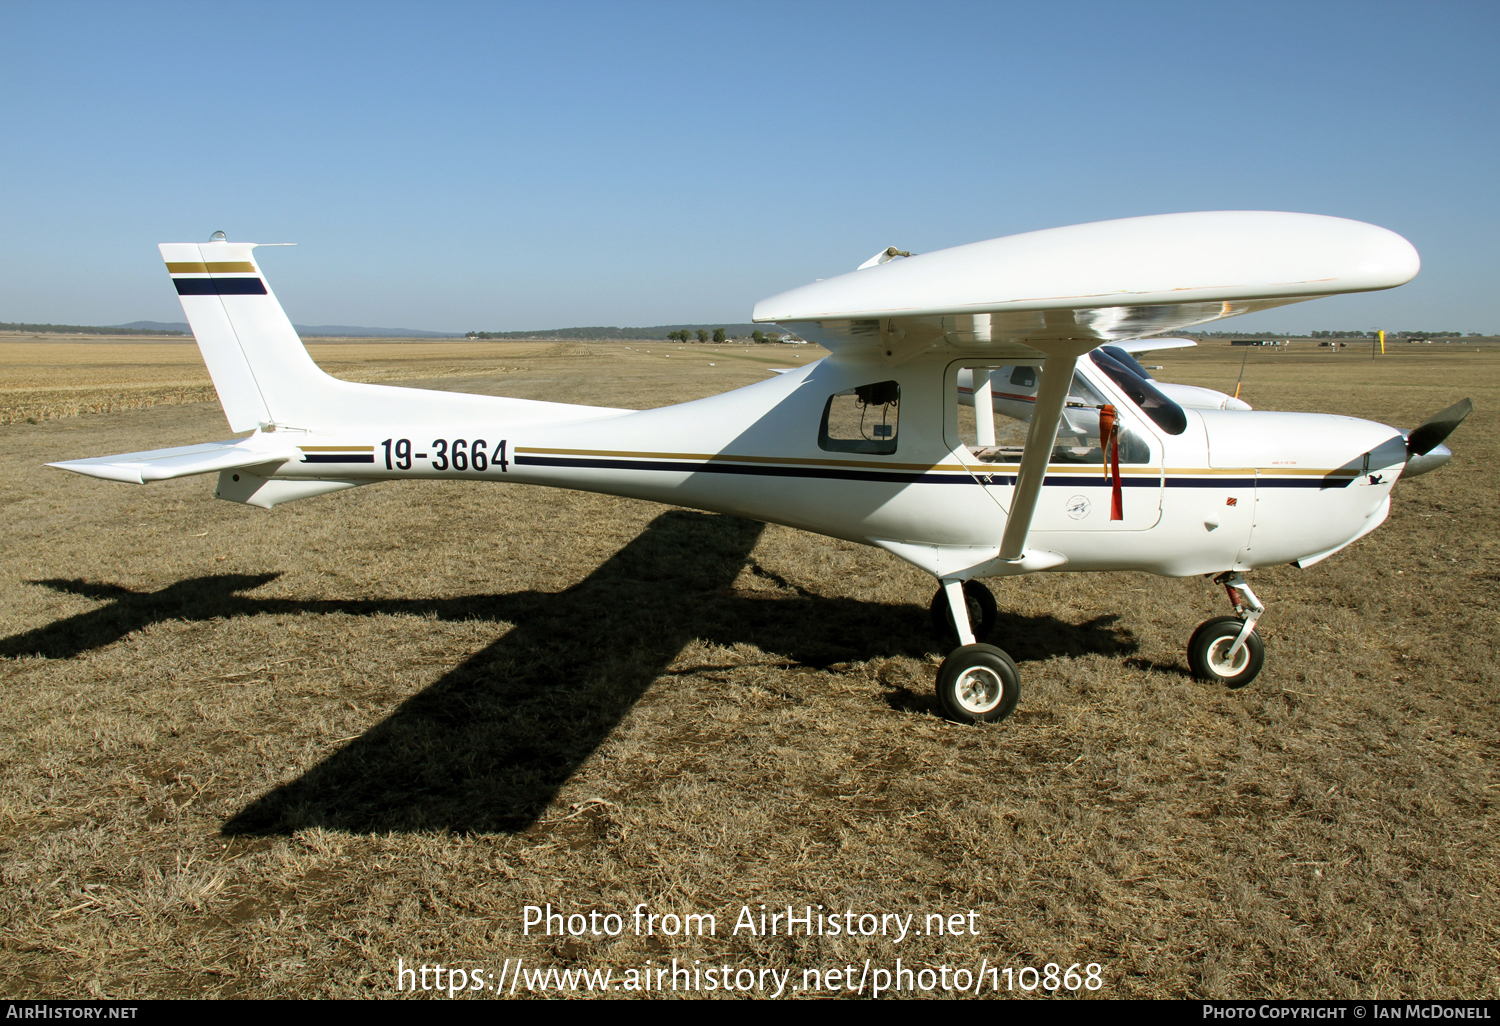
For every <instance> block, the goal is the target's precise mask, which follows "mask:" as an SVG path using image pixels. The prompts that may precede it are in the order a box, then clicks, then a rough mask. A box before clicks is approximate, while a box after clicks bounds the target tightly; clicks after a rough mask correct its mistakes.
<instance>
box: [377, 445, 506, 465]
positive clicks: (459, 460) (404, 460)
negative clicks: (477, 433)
mask: <svg viewBox="0 0 1500 1026" xmlns="http://www.w3.org/2000/svg"><path fill="white" fill-rule="evenodd" d="M380 444H381V446H382V447H384V449H385V469H386V470H410V469H411V468H412V461H413V460H428V461H430V462H431V464H432V469H433V470H465V471H466V470H479V471H483V470H490V469H499V471H500V472H501V473H502V474H503V473H505V472H507V471H508V470H510V460H509V459H507V458H506V454H505V439H503V438H502V439H501V440H500V441H498V442H496V443H495V444H494V446H493V448H492V447H491V446H490V444H489V443H488V442H486V441H485V440H484V439H483V438H475V439H473V440H469V439H465V438H454V439H451V440H450V439H447V438H436V439H433V442H432V453H431V454H430V455H429V454H428V453H425V452H415V453H414V452H412V451H411V439H410V438H387V439H386V440H385V441H384V442H381V443H380Z"/></svg>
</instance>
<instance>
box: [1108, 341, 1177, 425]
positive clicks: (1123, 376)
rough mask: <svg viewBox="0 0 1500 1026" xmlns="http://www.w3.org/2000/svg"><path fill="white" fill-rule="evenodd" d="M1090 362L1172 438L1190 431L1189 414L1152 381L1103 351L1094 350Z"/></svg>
mask: <svg viewBox="0 0 1500 1026" xmlns="http://www.w3.org/2000/svg"><path fill="white" fill-rule="evenodd" d="M1089 359H1091V360H1093V361H1094V366H1095V367H1098V368H1099V369H1100V370H1102V371H1103V372H1104V373H1106V374H1108V375H1109V378H1110V380H1111V381H1113V382H1114V383H1115V384H1116V385H1118V386H1120V390H1121V391H1122V392H1124V393H1125V394H1126V395H1127V396H1129V397H1130V401H1131V402H1133V403H1135V404H1136V405H1137V406H1139V407H1140V408H1141V412H1143V413H1144V414H1145V415H1146V416H1148V417H1150V418H1151V420H1152V422H1153V423H1154V424H1156V426H1157V427H1159V428H1161V429H1162V430H1163V431H1165V432H1166V433H1167V434H1169V435H1180V434H1182V432H1183V431H1185V430H1186V429H1187V414H1185V413H1183V412H1182V407H1181V406H1178V405H1177V404H1176V403H1174V402H1173V401H1172V400H1170V399H1168V398H1167V397H1166V396H1164V395H1162V393H1161V391H1160V390H1159V389H1158V388H1157V387H1156V386H1155V385H1153V384H1151V382H1149V381H1147V380H1146V379H1145V378H1143V377H1141V376H1140V375H1139V374H1137V373H1136V372H1135V371H1133V370H1131V369H1130V368H1129V367H1128V366H1126V365H1125V364H1123V363H1121V362H1120V361H1119V360H1117V359H1115V358H1114V357H1113V356H1110V355H1109V354H1108V353H1106V352H1104V351H1103V350H1099V349H1096V350H1094V351H1093V352H1092V353H1090V354H1089ZM1131 362H1132V363H1134V362H1135V361H1134V360H1132V361H1131Z"/></svg>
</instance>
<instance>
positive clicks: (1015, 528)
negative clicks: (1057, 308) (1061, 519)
mask: <svg viewBox="0 0 1500 1026" xmlns="http://www.w3.org/2000/svg"><path fill="white" fill-rule="evenodd" d="M1077 365H1078V356H1077V355H1076V354H1070V355H1067V356H1055V355H1052V354H1051V353H1049V354H1048V356H1047V363H1046V365H1045V366H1044V367H1043V368H1042V380H1041V381H1040V382H1039V383H1038V385H1037V392H1036V406H1035V407H1033V409H1032V412H1031V426H1030V428H1028V429H1027V432H1026V451H1025V452H1023V453H1022V454H1021V469H1020V471H1019V472H1017V474H1016V490H1015V493H1014V495H1013V496H1012V498H1011V503H1010V516H1009V517H1008V518H1007V519H1006V521H1005V535H1004V537H1002V538H1001V540H1000V558H1001V559H1003V560H1007V561H1012V562H1013V561H1015V560H1018V559H1020V558H1021V557H1022V556H1023V555H1024V554H1025V552H1026V536H1027V535H1028V534H1029V533H1030V532H1031V518H1032V517H1033V516H1034V515H1035V513H1036V504H1037V500H1038V499H1040V498H1041V495H1042V482H1043V481H1044V480H1045V479H1046V477H1047V464H1048V463H1049V462H1051V460H1052V445H1053V443H1054V442H1056V441H1057V426H1058V424H1060V423H1061V422H1062V414H1063V407H1064V406H1065V405H1067V401H1068V386H1070V385H1071V384H1072V383H1073V368H1074V367H1076V366H1077Z"/></svg>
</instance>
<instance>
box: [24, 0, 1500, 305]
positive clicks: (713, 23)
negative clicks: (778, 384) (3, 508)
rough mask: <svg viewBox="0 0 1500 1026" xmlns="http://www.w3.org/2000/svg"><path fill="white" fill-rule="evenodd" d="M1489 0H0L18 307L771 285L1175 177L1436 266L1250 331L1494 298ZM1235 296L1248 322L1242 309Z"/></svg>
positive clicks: (718, 294)
mask: <svg viewBox="0 0 1500 1026" xmlns="http://www.w3.org/2000/svg"><path fill="white" fill-rule="evenodd" d="M1497 30H1500V4H1495V3H1493V2H1479V3H1463V2H1453V3H1444V2H1430V0H1429V2H1422V3H1415V2H1413V3H1381V2H1378V0H1364V2H1360V3H1341V2H1336V0H1323V2H1317V0H1313V2H1309V0H1302V2H1298V3H1289V4H1277V3H1256V4H1228V3H1211V2H1197V3H1066V2H1049V3H1029V4H1005V3H983V4H968V3H947V4H945V3H932V2H923V3H908V4H889V3H869V2H861V3H807V2H802V3H786V4H778V3H741V4H735V3H709V2H697V3H652V2H639V3H566V2H552V3H546V4H541V3H525V4H503V3H476V4H467V3H450V4H442V3H423V4H378V3H358V4H335V3H326V4H319V3H296V4H280V3H271V2H257V3H254V4H235V5H229V4H206V3H196V2H195V3H163V4H150V3H134V4H122V3H110V4H92V3H67V2H55V0H54V2H47V3H30V2H17V0H7V2H6V3H4V4H3V5H0V38H3V39H5V40H6V43H7V45H6V47H5V51H6V56H5V60H4V61H3V62H0V320H7V321H18V320H21V321H52V322H59V323H81V324H109V323H122V322H126V321H132V320H137V319H153V320H180V319H181V308H180V307H179V306H178V305H177V302H176V298H175V295H174V294H173V292H172V290H171V288H170V285H169V284H168V282H167V279H166V275H165V272H164V271H163V269H162V267H161V264H160V262H159V260H158V258H157V254H156V251H155V244H156V243H158V242H169V241H171V242H176V241H197V240H200V239H206V238H207V237H208V235H209V233H210V232H212V231H214V230H216V229H223V230H224V231H226V232H228V234H229V237H230V238H232V239H249V240H256V241H265V242H297V243H299V244H300V245H299V247H298V248H296V249H288V250H277V251H262V261H263V265H264V267H265V269H266V272H267V276H268V278H269V279H270V281H271V283H272V285H273V287H274V288H275V289H276V291H277V293H278V294H279V295H280V297H281V299H282V302H283V305H284V306H286V308H287V310H288V313H290V314H291V316H292V319H293V320H295V321H297V322H299V323H304V324H330V323H331V324H362V325H376V326H399V327H410V328H422V329H430V330H454V331H464V330H468V329H484V330H512V329H527V328H547V327H563V326H572V325H585V324H615V325H648V324H662V323H691V322H714V321H719V322H738V321H744V320H748V318H749V314H750V309H751V307H752V306H753V304H754V303H755V302H756V301H757V300H759V299H761V298H764V297H765V296H768V295H771V294H773V293H776V292H779V291H782V290H784V289H787V288H791V287H794V286H797V285H801V284H805V283H806V282H809V281H811V280H813V279H814V278H824V277H830V276H832V275H834V274H839V273H842V272H844V271H846V270H852V269H853V268H854V267H855V266H857V265H858V264H859V263H860V262H862V261H863V260H864V259H865V258H867V257H868V256H870V255H871V254H872V253H874V252H875V251H876V250H878V249H880V248H882V247H884V246H887V245H892V244H894V245H898V246H900V247H901V248H904V249H910V250H913V251H917V252H922V251H928V250H933V249H939V248H942V247H945V246H952V245H959V244H962V243H966V242H974V241H977V240H980V239H986V238H993V237H995V236H999V235H1008V234H1012V233H1015V232H1021V231H1030V230H1033V229H1038V228H1047V227H1053V226H1056V225H1063V224H1075V223H1079V222H1085V221H1096V220H1103V219H1106V218H1114V217H1129V216H1135V215H1140V214H1154V213H1167V212H1172V211H1182V210H1212V209H1273V210H1295V211H1307V212H1312V213H1321V214H1332V215H1336V216H1341V217H1351V218H1356V219H1359V220H1363V221H1370V222H1373V223H1375V224H1379V225H1382V226H1384V227H1387V228H1390V229H1392V230H1394V231H1397V232H1400V233H1401V234H1403V235H1405V236H1406V237H1407V238H1409V239H1410V240H1411V241H1412V242H1413V243H1414V244H1415V245H1416V247H1417V249H1418V250H1419V251H1420V252H1421V254H1422V258H1423V271H1422V274H1421V275H1420V276H1419V277H1418V278H1417V280H1416V281H1414V282H1412V283H1411V284H1409V285H1407V286H1404V287H1402V288H1400V289H1397V290H1394V291H1392V292H1386V293H1379V294H1374V295H1365V296H1356V297H1341V298H1336V299H1329V300H1321V301H1317V302H1314V303H1310V304H1305V305H1302V306H1298V307H1294V308H1292V309H1290V310H1285V311H1273V312H1271V313H1269V314H1263V315H1259V316H1256V317H1248V318H1242V319H1241V320H1240V321H1239V322H1238V323H1239V324H1243V325H1244V326H1245V328H1246V330H1256V331H1267V330H1271V329H1273V328H1275V329H1281V330H1309V329H1327V328H1368V327H1373V326H1383V327H1386V328H1390V329H1400V328H1422V329H1429V330H1436V329H1445V328H1446V329H1453V330H1464V331H1485V332H1500V273H1497V272H1500V247H1497V245H1496V240H1497V237H1500V231H1497V230H1500V203H1497V198H1496V193H1497V188H1496V183H1497V180H1500V160H1497V157H1500V132H1497V128H1500V124H1497V120H1500V119H1497V94H1500V74H1497V72H1496V70H1495V64H1494V62H1495V55H1496V52H1497V44H1500V31H1497ZM1228 326H1229V325H1226V327H1228Z"/></svg>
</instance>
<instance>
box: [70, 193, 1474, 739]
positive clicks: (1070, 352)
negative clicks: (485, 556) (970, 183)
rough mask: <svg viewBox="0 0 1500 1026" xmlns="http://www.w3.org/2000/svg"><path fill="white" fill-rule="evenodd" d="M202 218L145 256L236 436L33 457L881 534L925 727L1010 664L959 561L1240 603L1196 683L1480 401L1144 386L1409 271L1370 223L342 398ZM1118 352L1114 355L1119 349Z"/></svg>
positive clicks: (244, 484)
mask: <svg viewBox="0 0 1500 1026" xmlns="http://www.w3.org/2000/svg"><path fill="white" fill-rule="evenodd" d="M254 249H255V245H254V244H251V243H239V242H230V241H227V240H226V239H225V238H224V236H223V233H216V234H215V236H214V238H213V240H211V241H209V242H207V243H202V244H193V243H178V244H168V245H163V246H162V247H161V255H162V257H163V259H164V260H165V261H166V265H167V270H168V272H169V273H170V274H171V277H172V281H173V283H174V285H175V286H176V289H177V292H178V295H179V296H180V297H181V300H182V306H183V309H184V310H185V311H186V313H187V317H188V321H189V322H190V323H191V325H192V329H193V334H194V336H195V337H196V338H197V341H198V345H199V347H200V349H201V350H202V353H203V359H204V362H205V363H206V364H207V365H208V370H209V374H210V375H211V376H212V378H213V382H214V387H215V388H216V389H217V391H218V395H219V399H220V401H221V403H222V404H223V407H224V412H225V414H226V415H227V417H228V419H229V426H230V428H231V429H232V430H233V431H236V432H243V431H250V432H251V434H250V435H249V436H248V437H243V438H237V439H232V440H229V441H224V442H213V443H207V444H203V445H192V446H186V447H183V448H176V449H162V450H158V451H154V452H138V453H127V454H124V455H119V456H106V457H102V458H99V459H83V460H71V461H68V462H64V463H54V464H51V465H52V466H56V467H61V468H63V469H65V470H71V471H74V472H77V473H80V474H88V475H91V476H93V477H100V478H105V479H108V480H114V481H128V482H131V483H135V484H144V483H146V482H149V481H160V480H165V479H169V478H177V477H184V476H187V475H191V474H205V473H217V474H218V475H219V480H218V488H217V490H216V491H215V494H216V495H217V496H218V497H219V498H221V499H228V500H231V501H234V502H240V503H247V504H249V505H252V506H260V507H264V508H266V509H270V508H271V507H273V506H276V505H277V504H279V503H283V502H289V501H291V500H294V499H304V498H308V497H310V496H315V495H321V494H324V493H327V492H334V491H337V490H339V489H342V488H353V487H356V486H358V485H363V484H368V483H370V482H373V481H382V480H403V479H409V478H463V479H467V480H473V481H504V482H516V483H525V484H537V485H550V486H554V487H561V488H576V489H584V490H588V491H597V492H607V493H611V494H616V495H624V496H631V497H634V498H639V499H648V500H653V501H656V502H663V503H671V504H674V505H678V506H689V507H694V508H697V509H702V510H709V511H714V512H720V513H729V514H734V515H737V516H742V517H748V518H752V519H755V520H761V521H770V522H775V523H780V524H786V525H789V526H791V527H796V528H801V529H803V530H807V531H813V532H816V533H820V534H826V535H830V536H832V537H836V538H845V539H849V540H852V541H857V542H862V543H865V544H869V545H874V546H878V547H880V548H882V549H885V550H886V551H888V552H890V553H893V554H894V555H896V556H898V557H900V558H901V559H904V560H906V561H908V562H910V563H912V564H913V565H915V566H917V567H920V568H921V569H923V570H925V571H927V572H928V573H930V574H932V575H933V577H935V578H936V579H937V580H938V581H939V582H940V587H939V588H938V592H937V594H936V595H935V596H934V599H933V604H932V613H933V616H934V619H935V620H937V621H939V622H940V623H941V624H942V625H943V626H946V627H947V629H948V630H949V631H950V632H951V633H953V634H956V635H957V639H958V642H959V646H960V647H958V648H957V649H955V650H954V651H953V652H952V653H951V654H950V655H949V656H948V658H947V659H946V660H945V661H944V663H943V665H942V668H941V670H940V671H939V674H938V684H937V690H938V697H939V699H940V701H941V703H942V705H943V707H944V709H945V710H946V712H947V713H948V714H949V715H950V716H952V717H953V718H955V719H958V720H961V721H968V722H978V721H997V720H1001V719H1003V718H1005V717H1006V716H1007V715H1009V714H1010V712H1011V711H1012V710H1013V709H1014V708H1015V706H1016V701H1017V699H1018V698H1019V695H1020V679H1019V675H1018V673H1017V670H1016V666H1015V663H1014V662H1013V661H1012V660H1011V659H1010V657H1009V656H1007V655H1006V654H1005V652H1003V651H1002V650H1000V649H999V648H996V647H993V646H991V645H988V644H983V643H980V642H979V641H978V640H977V639H978V638H981V637H984V636H985V635H986V633H987V631H988V630H989V628H990V627H991V626H992V625H993V623H994V617H995V601H994V598H993V597H992V596H991V594H990V592H989V590H988V589H987V588H985V587H984V586H983V585H981V584H979V583H978V579H979V578H990V577H1007V576H1012V575H1017V574H1029V573H1040V572H1044V571H1054V572H1056V571H1103V570H1137V571H1148V572H1151V573H1155V574H1161V575H1165V576H1172V577H1182V576H1189V575H1216V577H1215V579H1216V581H1217V582H1218V583H1220V584H1223V585H1224V586H1225V587H1226V589H1227V591H1228V594H1229V599H1230V603H1231V605H1232V606H1233V607H1234V609H1235V613H1236V615H1234V616H1223V617H1218V618H1215V619H1212V620H1209V621H1208V622H1207V623H1204V624H1202V625H1200V626H1199V627H1198V629H1197V630H1196V631H1194V632H1193V634H1192V637H1191V640H1190V641H1189V643H1188V663H1189V666H1190V667H1191V669H1192V671H1193V673H1194V674H1195V675H1197V676H1198V677H1200V678H1204V679H1208V680H1219V681H1223V682H1225V683H1226V684H1228V685H1229V686H1232V687H1238V686H1242V685H1244V684H1246V683H1248V682H1249V681H1251V680H1252V679H1254V678H1255V676H1256V675H1257V674H1258V673H1259V672H1260V669H1261V666H1262V664H1263V660H1264V649H1263V646H1262V643H1261V639H1260V637H1259V636H1258V635H1257V634H1256V633H1255V624H1256V621H1257V620H1258V619H1259V617H1260V616H1261V614H1262V612H1263V611H1264V607H1263V606H1262V605H1261V602H1260V601H1259V599H1258V598H1257V597H1256V595H1255V594H1254V592H1253V591H1252V590H1251V589H1250V587H1249V585H1248V584H1247V583H1246V581H1245V578H1244V576H1243V572H1244V571H1246V570H1251V569H1254V568H1256V567H1264V566H1273V565H1277V564H1284V563H1293V564H1295V565H1297V566H1299V567H1306V566H1310V565H1312V564H1313V563H1316V562H1318V561H1319V560H1321V559H1324V558H1325V557H1327V556H1329V555H1331V554H1333V553H1335V552H1337V551H1339V550H1340V549H1342V548H1344V547H1345V546H1347V545H1349V544H1350V543H1352V542H1354V541H1355V540H1357V539H1359V538H1361V537H1363V536H1364V535H1366V534H1368V533H1369V532H1371V531H1373V530H1374V529H1375V528H1376V527H1378V526H1379V525H1380V524H1381V522H1382V521H1384V520H1385V518H1386V515H1387V514H1388V512H1389V510H1390V495H1391V488H1392V486H1393V485H1394V484H1395V482H1396V480H1397V478H1398V477H1401V476H1407V477H1410V476H1412V475H1414V474H1418V473H1425V472H1426V471H1428V470H1431V469H1433V468H1434V467H1436V466H1439V465H1441V464H1442V463H1444V462H1446V460H1447V458H1448V456H1449V453H1448V450H1447V448H1446V447H1444V446H1443V445H1441V443H1442V442H1443V440H1444V439H1445V438H1447V437H1448V435H1449V434H1450V433H1451V432H1452V430H1453V429H1454V428H1456V427H1457V426H1458V424H1459V423H1460V422H1461V421H1462V420H1463V418H1464V417H1465V416H1466V415H1467V414H1468V412H1469V410H1470V409H1471V408H1472V407H1471V404H1470V403H1469V401H1468V400H1464V401H1462V402H1460V403H1457V404H1455V405H1454V406H1452V407H1450V408H1449V409H1447V410H1444V411H1442V412H1441V413H1439V414H1437V415H1435V416H1434V417H1432V418H1430V419H1429V420H1428V421H1427V422H1426V423H1424V424H1423V425H1421V426H1420V427H1418V428H1417V429H1415V430H1414V431H1411V432H1409V433H1407V432H1402V431H1399V430H1397V429H1396V428H1392V427H1386V426H1385V425H1383V424H1377V423H1372V422H1370V421H1364V420H1356V419H1354V418H1351V417H1342V416H1329V415H1321V414H1309V413H1274V412H1265V411H1251V410H1250V409H1249V407H1248V406H1246V405H1245V404H1243V403H1239V402H1237V401H1236V400H1233V399H1231V398H1230V397H1228V396H1226V395H1224V394H1223V393H1220V392H1214V391H1212V390H1210V389H1194V388H1191V387H1189V386H1180V385H1164V384H1162V383H1158V382H1154V381H1152V380H1151V379H1150V377H1149V375H1147V374H1146V373H1145V371H1144V370H1143V369H1142V368H1141V367H1140V366H1139V364H1137V363H1135V361H1134V360H1133V359H1132V357H1131V356H1130V350H1134V351H1136V352H1143V351H1149V350H1151V349H1159V348H1172V347H1175V346H1179V345H1184V344H1190V343H1188V342H1187V341H1186V340H1180V339H1179V340H1173V339H1165V338H1161V337H1155V338H1153V337H1152V336H1161V335H1163V334H1164V333H1168V332H1172V331H1181V330H1182V329H1184V328H1187V327H1190V326H1192V325H1198V324H1205V323H1208V322H1211V321H1216V320H1220V319H1222V318H1225V317H1232V316H1235V315H1238V314H1244V313H1251V312H1256V311H1261V310H1267V309H1270V308H1272V307H1278V306H1283V305H1286V304H1289V303H1296V302H1300V301H1303V300H1307V299H1314V298H1317V297H1319V296H1327V295H1334V294H1338V293H1349V292H1365V291H1372V290H1376V289H1387V288H1391V287H1393V286H1397V285H1401V284H1403V283H1404V282H1407V281H1409V280H1411V278H1412V277H1414V276H1415V275H1416V273H1417V270H1418V267H1419V260H1418V257H1417V253H1416V251H1415V250H1414V249H1413V248H1412V246H1411V245H1410V244H1409V243H1408V242H1407V241H1406V240H1405V239H1403V238H1401V237H1400V236H1398V235H1395V234H1393V233H1392V232H1389V231H1386V230H1385V229H1382V228H1378V227H1375V226H1373V225H1368V224H1362V223H1360V222H1357V221H1348V220H1343V219H1339V218H1332V217H1321V216H1315V215H1310V214H1287V213H1269V212H1252V211H1230V212H1218V213H1194V214H1168V215H1162V216H1156V217H1137V218H1128V219H1125V220H1118V221H1105V222H1101V223H1097V224H1083V225H1075V226H1072V227H1067V228H1056V229H1051V230H1048V231H1038V232H1029V233H1026V234H1023V235H1013V236H1009V237H1006V238H1000V239H992V240H990V241H988V242H979V243H974V244H972V245H967V246H958V247H956V248H953V249H947V250H942V251H939V252H933V253H926V254H922V255H919V256H910V255H907V254H903V253H900V252H899V251H897V250H895V249H894V248H892V249H890V250H886V251H885V252H884V253H882V254H878V255H877V256H876V257H875V258H872V259H871V261H869V262H867V263H866V264H865V265H864V266H863V267H861V268H860V269H858V270H856V271H853V272H852V273H848V274H844V275H842V276H840V277H835V278H829V279H826V280H822V281H818V282H815V283H813V284H810V285H805V286H803V287H801V288H796V289H793V290H791V291H789V292H784V293H782V294H780V295H778V296H773V297H772V298H770V299H767V300H764V301H763V302H761V303H760V304H758V305H757V306H756V307H755V313H754V317H755V320H756V321H758V322H774V323H777V324H780V325H784V326H788V327H790V328H792V329H793V330H795V331H796V332H797V334H799V335H800V336H802V337H803V338H805V339H808V340H809V341H813V342H817V343H820V344H821V345H823V346H825V347H826V348H827V349H828V350H830V352H831V353H832V355H831V356H829V357H827V358H826V359H823V360H820V361H817V362H815V363H813V364H812V365H810V366H807V367H800V368H795V369H793V370H791V371H789V372H787V373H783V374H780V375H778V376H776V377H774V378H772V379H769V380H766V381H762V382H759V383H757V384H754V385H750V386H748V387H746V388H741V389H738V390H736V391H733V392H728V393H725V394H723V395H718V396H713V397H711V398H707V399H700V400H698V401H696V402H690V403H683V404H681V405H679V406H672V407H667V408H663V409H654V410H641V411H635V410H623V409H607V408H600V407H590V406H573V405H566V404H562V403H550V402H537V401H532V400H524V399H509V398H499V397H492V396H481V395H469V394H457V393H450V392H434V391H427V390H421V389H410V388H395V387H388V386H381V385H367V384H356V383H351V382H345V381H340V380H337V379H335V378H333V377H330V376H329V375H327V374H325V373H323V371H321V370H320V369H319V368H318V367H317V365H316V364H314V363H313V361H312V359H311V358H310V357H309V356H308V354H307V350H306V349H305V348H304V347H303V345H302V342H301V340H300V339H299V338H298V337H297V334H296V332H295V330H294V329H293V328H292V325H291V323H290V321H289V320H288V319H287V317H286V315H285V314H284V313H283V312H282V309H281V306H280V304H279V303H278V302H277V300H276V297H275V296H274V294H273V293H272V292H271V290H270V287H269V286H268V285H267V284H266V281H265V278H264V277H263V275H262V274H261V269H260V267H259V266H258V265H257V263H256V262H255V260H254V258H253V251H254ZM1122 344H1123V345H1122Z"/></svg>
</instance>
